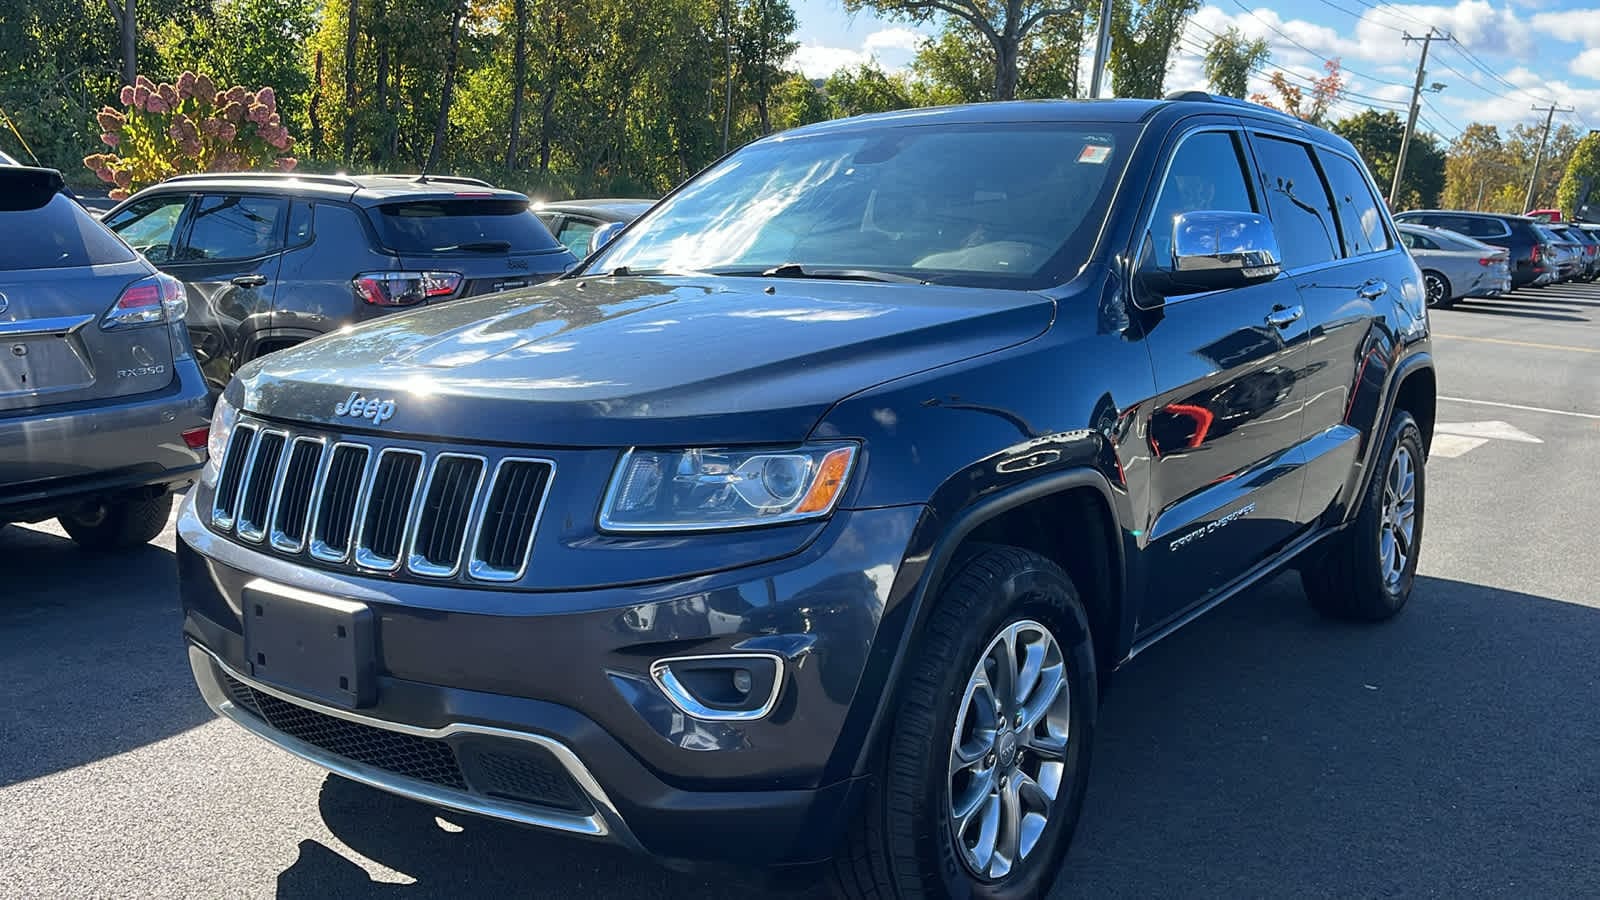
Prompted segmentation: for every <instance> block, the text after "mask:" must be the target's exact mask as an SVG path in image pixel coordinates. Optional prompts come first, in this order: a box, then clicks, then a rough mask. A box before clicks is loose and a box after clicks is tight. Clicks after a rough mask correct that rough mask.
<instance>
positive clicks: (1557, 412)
mask: <svg viewBox="0 0 1600 900" xmlns="http://www.w3.org/2000/svg"><path fill="white" fill-rule="evenodd" d="M1439 399H1440V400H1445V401H1448V402H1450V403H1473V404H1476V405H1478V406H1498V407H1500V408H1501V409H1520V410H1522V411H1524V412H1536V413H1545V414H1546V415H1551V416H1571V417H1572V418H1574V419H1594V420H1596V421H1600V415H1596V414H1594V413H1583V412H1573V411H1572V410H1569V409H1546V408H1545V407H1543V406H1523V405H1521V404H1520V403H1500V402H1497V401H1494V400H1468V399H1467V398H1465V397H1440V398H1439Z"/></svg>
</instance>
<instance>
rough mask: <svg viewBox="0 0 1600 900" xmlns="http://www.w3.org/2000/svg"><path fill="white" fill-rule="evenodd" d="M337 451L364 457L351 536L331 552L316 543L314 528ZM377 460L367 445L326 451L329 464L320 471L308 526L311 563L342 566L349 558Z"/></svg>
mask: <svg viewBox="0 0 1600 900" xmlns="http://www.w3.org/2000/svg"><path fill="white" fill-rule="evenodd" d="M340 447H351V448H354V449H356V450H361V451H363V452H365V453H366V457H365V458H364V459H363V460H362V461H361V474H360V475H358V476H356V509H355V512H353V513H352V514H351V515H352V517H353V518H352V523H351V526H350V533H349V534H348V535H347V536H346V537H345V539H344V546H343V547H338V548H334V547H329V546H328V545H327V544H325V543H323V542H322V541H320V540H318V539H317V531H316V527H317V525H318V524H320V523H321V512H322V495H323V493H324V492H325V491H326V490H327V478H328V473H329V472H330V471H332V469H333V458H334V456H335V455H337V454H338V452H339V448H340ZM376 456H377V454H376V453H373V452H372V446H371V445H370V444H363V443H360V442H357V441H335V442H334V444H333V447H332V449H330V450H329V451H328V462H327V465H326V466H325V467H324V468H323V471H322V476H321V481H319V482H318V485H317V492H316V493H317V498H316V506H315V507H313V509H312V519H311V523H310V524H309V525H308V526H307V527H309V528H310V529H311V531H310V533H309V535H308V536H309V537H310V539H311V558H312V559H315V560H319V561H321V562H328V563H342V562H344V561H345V560H347V559H349V558H350V547H351V545H353V544H354V543H355V541H356V532H357V531H358V529H359V526H360V524H361V520H360V518H359V517H360V515H361V505H362V501H363V499H364V498H365V496H366V493H367V479H368V478H370V477H371V476H372V471H373V469H372V460H373V458H374V457H376Z"/></svg>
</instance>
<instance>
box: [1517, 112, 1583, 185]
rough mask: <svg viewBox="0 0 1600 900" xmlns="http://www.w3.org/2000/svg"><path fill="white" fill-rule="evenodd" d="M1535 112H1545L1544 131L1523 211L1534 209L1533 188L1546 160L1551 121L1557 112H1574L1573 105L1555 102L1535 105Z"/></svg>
mask: <svg viewBox="0 0 1600 900" xmlns="http://www.w3.org/2000/svg"><path fill="white" fill-rule="evenodd" d="M1533 111H1534V112H1542V113H1544V114H1545V115H1544V133H1543V134H1540V135H1539V149H1538V150H1537V151H1536V152H1535V153H1534V154H1533V174H1532V175H1529V176H1528V197H1527V199H1526V200H1524V201H1523V202H1522V210H1523V212H1527V211H1528V210H1530V209H1533V189H1534V187H1536V186H1537V185H1538V183H1539V163H1541V162H1543V161H1544V145H1545V142H1546V141H1548V140H1550V123H1551V122H1554V121H1555V118H1556V113H1558V112H1572V107H1570V106H1568V107H1566V108H1562V107H1558V106H1556V105H1555V104H1554V103H1552V104H1550V105H1549V106H1535V107H1534V108H1533Z"/></svg>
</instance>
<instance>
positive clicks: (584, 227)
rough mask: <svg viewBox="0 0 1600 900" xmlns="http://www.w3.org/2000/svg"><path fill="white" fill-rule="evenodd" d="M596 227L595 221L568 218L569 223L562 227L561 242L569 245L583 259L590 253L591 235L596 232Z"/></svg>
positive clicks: (574, 253) (575, 254)
mask: <svg viewBox="0 0 1600 900" xmlns="http://www.w3.org/2000/svg"><path fill="white" fill-rule="evenodd" d="M595 228H596V225H595V223H593V222H584V221H581V220H579V219H568V220H567V224H565V225H563V226H562V227H561V243H563V244H566V245H567V249H568V250H571V251H572V255H573V256H576V257H577V258H579V259H583V258H584V257H585V256H588V255H589V236H590V235H592V234H594V230H595Z"/></svg>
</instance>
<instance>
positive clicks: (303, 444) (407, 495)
mask: <svg viewBox="0 0 1600 900" xmlns="http://www.w3.org/2000/svg"><path fill="white" fill-rule="evenodd" d="M554 468H555V467H554V465H553V464H552V463H550V462H549V461H548V460H542V459H528V458H523V457H506V458H503V459H501V460H499V461H498V462H496V463H494V464H493V465H491V464H490V462H489V461H488V460H487V459H485V458H484V457H482V456H475V455H471V454H465V453H452V452H445V453H427V452H424V451H423V450H421V449H413V448H403V447H387V448H375V447H371V446H369V445H367V444H362V443H355V442H350V441H338V442H331V441H329V440H327V439H324V438H323V437H321V436H317V435H306V434H299V435H296V434H291V433H290V432H288V431H285V430H282V429H278V428H273V427H269V426H265V425H259V424H255V423H241V424H239V425H238V426H237V427H236V428H235V429H234V432H233V435H232V437H231V438H230V439H229V442H228V448H227V450H226V451H224V455H223V459H222V470H221V475H220V477H219V478H218V481H217V492H216V496H215V499H214V500H213V503H212V511H211V522H212V525H213V526H214V527H216V528H217V529H218V530H220V531H224V532H227V531H232V532H233V533H234V534H236V535H237V536H238V537H239V538H240V539H241V540H243V541H248V542H250V543H262V542H263V541H265V543H266V544H267V545H269V546H270V547H271V548H272V549H274V550H276V551H278V552H280V553H286V554H291V555H297V554H300V553H302V552H305V553H308V554H309V555H310V556H311V557H312V558H314V559H316V560H319V561H321V562H325V563H343V564H348V565H354V566H355V567H357V568H358V569H364V570H375V571H396V570H399V569H401V568H404V569H405V570H407V571H409V572H411V573H413V574H416V575H423V576H428V577H433V578H449V577H453V576H455V575H457V574H460V573H462V572H465V573H466V574H467V575H469V576H470V577H471V578H473V579H476V580H480V581H500V582H507V581H516V580H517V579H519V578H521V577H522V575H523V573H524V572H525V571H526V570H527V561H528V554H529V551H530V550H531V548H532V545H533V535H534V531H535V529H536V528H537V527H538V521H539V512H540V509H541V507H542V506H543V505H544V499H545V494H546V492H547V490H548V489H549V486H550V477H551V475H552V473H553V472H554Z"/></svg>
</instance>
